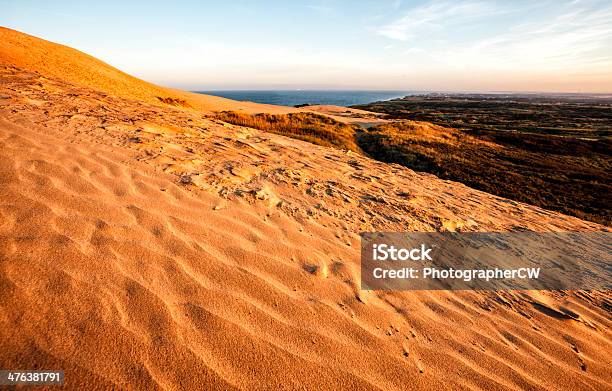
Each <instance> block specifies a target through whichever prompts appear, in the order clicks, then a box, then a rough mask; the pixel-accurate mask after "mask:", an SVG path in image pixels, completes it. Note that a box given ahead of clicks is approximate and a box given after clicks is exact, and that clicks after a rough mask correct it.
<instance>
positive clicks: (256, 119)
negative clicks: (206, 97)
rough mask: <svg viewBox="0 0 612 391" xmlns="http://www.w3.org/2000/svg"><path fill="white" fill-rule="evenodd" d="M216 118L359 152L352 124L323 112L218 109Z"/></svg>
mask: <svg viewBox="0 0 612 391" xmlns="http://www.w3.org/2000/svg"><path fill="white" fill-rule="evenodd" d="M215 118H217V119H219V120H221V121H223V122H227V123H230V124H234V125H239V126H246V127H249V128H254V129H259V130H263V131H266V132H270V133H276V134H282V135H283V136H288V137H292V138H296V139H298V140H303V141H308V142H310V143H313V144H317V145H322V146H326V147H335V148H340V149H347V150H351V151H354V152H360V153H361V149H360V148H359V146H358V145H357V142H356V141H355V127H354V126H351V125H347V124H344V123H342V122H338V121H336V120H334V119H332V118H330V117H326V116H324V115H319V114H311V113H291V114H265V113H262V114H252V115H251V114H242V113H236V112H234V111H223V112H220V113H217V114H216V116H215Z"/></svg>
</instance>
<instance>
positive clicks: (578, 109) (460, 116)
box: [354, 94, 612, 138]
mask: <svg viewBox="0 0 612 391" xmlns="http://www.w3.org/2000/svg"><path fill="white" fill-rule="evenodd" d="M354 107H355V108H358V109H363V110H368V111H374V112H379V113H385V114H387V115H388V117H387V118H392V119H410V120H415V121H427V122H431V123H434V124H436V125H442V126H447V127H451V128H454V129H460V130H464V131H467V132H468V133H470V134H473V133H475V134H479V133H481V132H486V131H518V132H523V133H538V134H543V135H547V134H548V135H559V136H578V137H594V138H600V137H611V136H612V96H610V95H599V96H598V95H578V94H564V95H529V94H525V95H517V94H512V95H501V94H452V95H445V94H428V95H419V96H407V97H405V98H402V99H394V100H390V101H384V102H374V103H370V104H367V105H358V106H354Z"/></svg>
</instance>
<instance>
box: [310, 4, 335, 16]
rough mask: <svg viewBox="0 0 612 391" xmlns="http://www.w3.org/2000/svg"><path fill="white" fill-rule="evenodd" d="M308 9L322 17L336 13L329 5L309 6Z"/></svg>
mask: <svg viewBox="0 0 612 391" xmlns="http://www.w3.org/2000/svg"><path fill="white" fill-rule="evenodd" d="M306 8H308V9H310V10H312V11H315V12H316V13H318V14H321V15H331V14H332V13H333V12H334V9H333V8H332V7H330V6H328V5H320V4H309V5H307V6H306Z"/></svg>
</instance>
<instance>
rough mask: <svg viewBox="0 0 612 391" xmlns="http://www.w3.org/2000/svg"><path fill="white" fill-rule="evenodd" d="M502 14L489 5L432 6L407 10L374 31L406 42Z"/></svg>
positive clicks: (445, 3)
mask: <svg viewBox="0 0 612 391" xmlns="http://www.w3.org/2000/svg"><path fill="white" fill-rule="evenodd" d="M502 12H504V10H503V9H501V8H500V6H496V5H494V4H491V3H484V2H474V1H464V2H433V3H430V4H427V5H424V6H421V7H417V8H413V9H411V10H409V11H408V12H407V13H406V14H405V15H404V16H402V17H401V18H399V19H397V20H394V21H393V22H391V23H387V24H385V25H383V26H380V27H379V28H377V29H376V33H377V34H378V35H382V36H384V37H387V38H390V39H394V40H398V41H409V40H411V39H414V38H415V37H417V36H418V35H420V34H423V33H427V32H428V31H432V30H440V29H442V28H448V27H451V26H456V25H460V24H465V23H469V22H472V21H475V20H478V19H481V18H485V17H490V16H492V15H495V14H500V13H502Z"/></svg>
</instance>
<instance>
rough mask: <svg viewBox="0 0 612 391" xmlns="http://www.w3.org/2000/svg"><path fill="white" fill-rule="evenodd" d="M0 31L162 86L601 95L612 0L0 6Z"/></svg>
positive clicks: (610, 70)
mask: <svg viewBox="0 0 612 391" xmlns="http://www.w3.org/2000/svg"><path fill="white" fill-rule="evenodd" d="M0 25H2V26H5V27H9V28H13V29H16V30H19V31H22V32H25V33H28V34H31V35H35V36H38V37H41V38H44V39H47V40H50V41H53V42H58V43H62V44H65V45H68V46H71V47H74V48H76V49H79V50H81V51H84V52H86V53H88V54H91V55H93V56H95V57H97V58H99V59H101V60H103V61H105V62H107V63H109V64H111V65H113V66H115V67H117V68H119V69H121V70H123V71H125V72H127V73H130V74H132V75H135V76H137V77H140V78H142V79H145V80H147V81H151V82H154V83H157V84H162V85H165V86H171V87H177V88H183V89H188V90H214V89H371V90H418V91H541V92H585V93H586V92H612V1H610V0H604V1H588V0H573V1H564V0H552V1H548V0H543V1H521V0H514V1H479V0H426V1H407V0H404V1H402V0H362V1H359V0H354V1H340V0H337V1H317V0H311V1H300V0H294V1H254V0H251V1H232V0H225V1H180V2H172V1H167V0H166V1H151V0H150V1H142V2H138V1H125V0H122V1H115V0H107V1H104V2H84V1H53V0H47V1H28V0H19V1H16V0H15V1H6V0H0Z"/></svg>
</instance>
